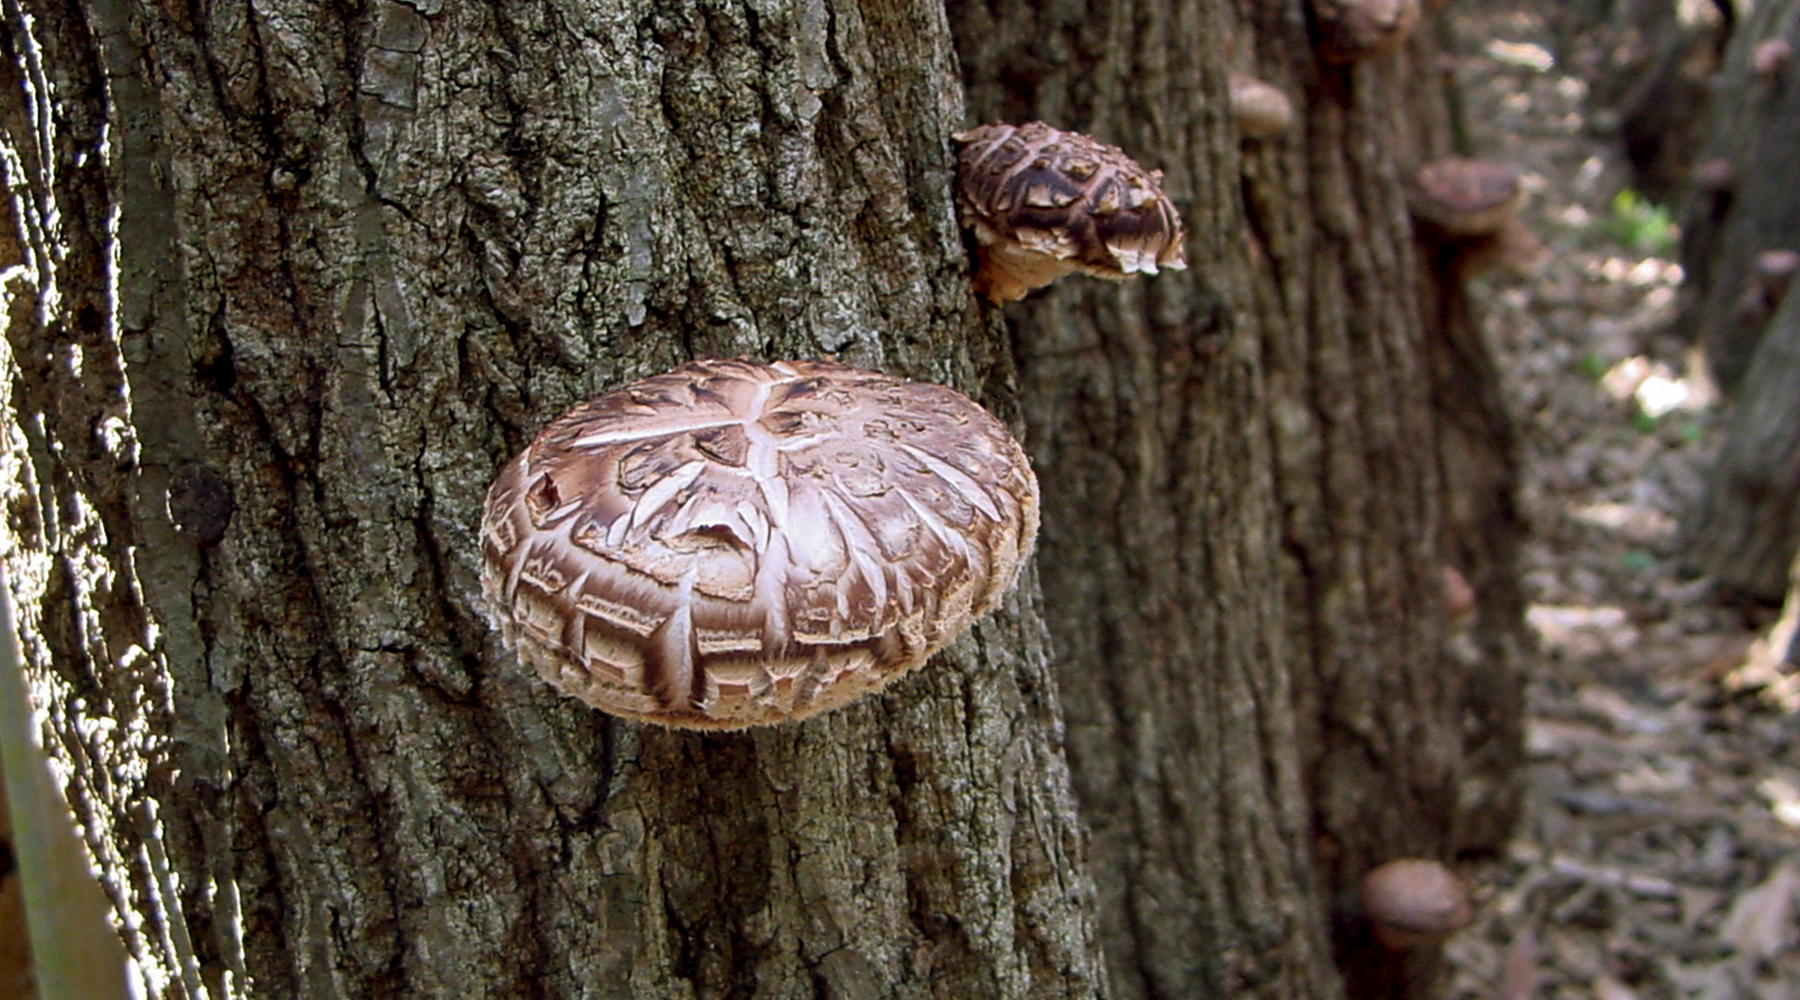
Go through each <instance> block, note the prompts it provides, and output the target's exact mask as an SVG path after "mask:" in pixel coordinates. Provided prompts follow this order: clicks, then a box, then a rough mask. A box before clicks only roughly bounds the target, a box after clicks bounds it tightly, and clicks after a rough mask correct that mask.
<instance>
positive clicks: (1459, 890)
mask: <svg viewBox="0 0 1800 1000" xmlns="http://www.w3.org/2000/svg"><path fill="white" fill-rule="evenodd" d="M1362 904H1363V913H1364V915H1365V916H1367V917H1368V918H1369V923H1370V924H1372V925H1373V926H1374V928H1375V934H1376V937H1378V938H1379V939H1380V940H1381V941H1382V943H1384V944H1386V945H1387V946H1389V947H1391V948H1410V947H1416V946H1418V945H1422V944H1433V943H1436V942H1439V941H1442V940H1444V939H1445V938H1447V937H1449V936H1450V935H1452V934H1455V933H1456V932H1457V931H1459V930H1462V929H1463V928H1464V927H1466V926H1468V924H1469V921H1470V920H1472V919H1474V916H1475V913H1474V908H1473V907H1472V906H1471V905H1470V903H1469V890H1468V889H1467V888H1465V887H1464V886H1463V883H1462V880H1461V879H1459V878H1457V877H1456V875H1455V874H1453V873H1452V872H1451V871H1450V869H1448V868H1445V867H1444V866H1443V865H1442V864H1441V863H1439V862H1436V861H1430V860H1426V859H1422V858H1400V859H1397V860H1394V861H1389V862H1387V863H1386V864H1383V865H1381V866H1380V867H1377V868H1375V869H1374V870H1372V871H1370V872H1369V873H1368V874H1367V875H1365V876H1363V881H1362Z"/></svg>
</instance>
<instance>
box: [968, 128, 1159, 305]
mask: <svg viewBox="0 0 1800 1000" xmlns="http://www.w3.org/2000/svg"><path fill="white" fill-rule="evenodd" d="M952 138H953V139H955V141H956V143H957V144H958V145H959V146H961V149H959V150H958V151H957V156H956V203H957V207H958V209H959V210H960V212H961V214H962V222H963V225H965V226H968V227H969V228H970V229H972V230H974V232H975V239H976V242H977V243H978V244H980V253H981V266H980V268H979V269H978V270H977V271H976V274H975V290H976V291H978V292H981V293H983V294H986V295H987V297H988V298H989V299H990V300H992V301H994V302H1008V301H1011V300H1014V299H1021V298H1024V297H1025V294H1026V293H1027V292H1029V291H1031V290H1032V289H1033V288H1038V287H1041V286H1043V285H1047V284H1049V283H1050V282H1052V281H1055V280H1056V279H1057V278H1060V277H1062V276H1063V275H1065V274H1069V273H1072V272H1075V271H1081V272H1083V273H1086V274H1091V275H1094V276H1096V277H1100V278H1107V279H1110V280H1112V281H1123V280H1125V279H1126V278H1128V277H1130V276H1131V275H1133V274H1155V273H1157V270H1158V269H1159V268H1165V267H1166V268H1170V269H1172V270H1181V269H1183V268H1185V267H1187V260H1186V258H1185V256H1184V250H1183V241H1184V239H1185V238H1186V236H1187V230H1185V229H1183V228H1182V225H1181V215H1180V213H1178V212H1176V211H1175V205H1174V203H1172V202H1171V201H1169V199H1168V196H1166V195H1164V194H1163V192H1162V171H1160V170H1149V171H1147V170H1145V169H1144V168H1143V167H1140V166H1138V164H1137V162H1136V161H1134V160H1132V159H1131V158H1130V157H1129V156H1126V155H1125V153H1124V152H1123V151H1121V150H1120V149H1119V148H1118V147H1116V146H1108V145H1106V144H1105V143H1101V142H1097V141H1095V140H1093V139H1090V138H1088V137H1087V136H1085V135H1081V134H1080V133H1077V132H1064V131H1062V130H1060V129H1054V128H1051V127H1050V126H1048V125H1045V124H1044V123H1043V122H1030V123H1028V124H1025V125H1017V126H1014V125H982V126H979V127H977V128H973V129H970V130H969V131H967V132H959V133H957V134H956V135H955V136H953V137H952Z"/></svg>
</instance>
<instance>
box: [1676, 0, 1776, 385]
mask: <svg viewBox="0 0 1800 1000" xmlns="http://www.w3.org/2000/svg"><path fill="white" fill-rule="evenodd" d="M1783 46H1785V52H1786V54H1785V55H1783V54H1782V53H1783V51H1784V50H1783V48H1782V47H1783ZM1796 49H1800V2H1796V0H1770V2H1768V3H1757V4H1753V5H1750V6H1749V8H1748V10H1747V12H1746V14H1745V15H1744V17H1743V18H1742V20H1740V21H1739V22H1738V24H1737V25H1736V26H1735V28H1734V29H1733V31H1732V34H1731V40H1730V43H1729V44H1728V45H1727V46H1726V48H1725V56H1724V62H1723V65H1722V66H1721V67H1720V69H1719V73H1718V75H1717V76H1716V77H1715V78H1714V80H1713V81H1712V90H1713V92H1714V94H1715V97H1714V99H1713V101H1712V105H1711V109H1710V112H1709V116H1708V118H1707V131H1706V138H1705V142H1704V144H1703V145H1702V147H1701V150H1700V152H1699V154H1698V161H1699V165H1698V166H1697V167H1696V168H1695V174H1694V177H1693V182H1692V185H1691V190H1690V191H1689V192H1688V197H1687V202H1686V204H1685V206H1684V209H1683V212H1682V216H1681V236H1682V239H1681V266H1682V271H1683V272H1684V274H1685V280H1684V282H1683V289H1682V298H1683V306H1682V312H1681V316H1680V318H1679V319H1678V320H1677V322H1676V329H1678V330H1681V331H1682V332H1683V334H1684V335H1686V336H1689V337H1692V338H1693V339H1694V341H1695V342H1696V343H1698V344H1699V345H1700V346H1701V347H1702V348H1704V349H1705V351H1706V358H1707V361H1708V362H1710V363H1711V365H1712V370H1713V374H1714V376H1715V377H1716V378H1717V379H1718V380H1719V383H1720V385H1721V386H1722V387H1724V388H1725V389H1726V391H1727V392H1730V393H1735V392H1736V391H1737V389H1738V386H1739V383H1741V382H1742V381H1743V380H1744V378H1745V377H1746V373H1747V372H1748V371H1749V364H1750V358H1751V356H1752V355H1753V354H1754V353H1755V352H1756V344H1757V341H1758V340H1759V339H1760V338H1761V336H1762V333H1763V331H1764V330H1765V329H1766V328H1767V326H1768V323H1769V320H1770V318H1771V317H1772V316H1773V315H1774V312H1775V308H1776V307H1777V306H1778V305H1779V297H1780V293H1779V289H1778V288H1777V287H1772V286H1771V284H1770V282H1769V280H1768V279H1766V278H1762V277H1759V276H1758V274H1757V270H1758V258H1759V256H1761V255H1763V254H1765V253H1767V252H1768V251H1775V250H1787V251H1800V190H1796V188H1795V185H1794V184H1793V182H1792V177H1791V172H1792V169H1793V162H1794V155H1795V154H1794V151H1795V150H1796V149H1800V53H1796V52H1795V50H1796ZM1790 273H1791V272H1790Z"/></svg>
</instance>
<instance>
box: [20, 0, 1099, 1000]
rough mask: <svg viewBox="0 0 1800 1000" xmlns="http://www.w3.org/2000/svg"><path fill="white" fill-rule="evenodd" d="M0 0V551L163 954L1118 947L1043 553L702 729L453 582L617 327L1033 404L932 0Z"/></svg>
mask: <svg viewBox="0 0 1800 1000" xmlns="http://www.w3.org/2000/svg"><path fill="white" fill-rule="evenodd" d="M6 12H7V18H6V22H7V25H6V27H7V31H6V35H5V39H4V44H5V45H6V47H7V51H6V56H7V58H6V59H5V60H4V67H5V69H4V72H5V73H6V74H7V75H8V78H7V79H6V80H5V90H6V94H7V98H6V103H5V107H6V109H7V118H6V123H5V124H6V129H5V134H6V139H7V147H8V150H9V157H8V159H7V161H6V168H7V180H8V182H9V184H10V185H11V190H12V191H13V192H14V194H15V200H14V202H13V206H12V207H13V211H14V212H15V213H16V217H15V219H14V220H13V221H14V222H15V223H16V224H17V228H18V231H20V232H21V233H22V234H23V240H22V244H21V245H18V246H14V247H11V248H10V251H9V252H10V254H11V256H10V259H8V260H7V262H6V263H7V264H8V265H9V266H12V267H13V270H12V271H10V272H9V280H10V281H11V285H10V291H11V297H10V299H9V301H10V302H11V305H12V311H11V314H10V325H9V329H8V337H7V342H8V344H9V347H10V352H11V357H10V359H9V361H8V366H9V369H10V374H11V378H10V379H9V380H8V387H9V398H8V407H9V414H10V416H11V419H9V420H8V422H7V427H8V437H9V447H8V450H7V455H8V460H7V461H8V466H7V469H6V473H7V474H6V477H5V481H6V483H7V487H8V500H9V505H8V511H9V527H10V531H11V536H12V537H11V542H10V544H9V545H8V551H7V560H8V563H9V565H10V566H11V567H12V568H13V570H14V577H13V579H14V583H15V587H16V596H17V598H18V604H19V607H20V609H21V619H22V620H23V624H24V626H25V631H26V633H27V634H28V635H29V636H30V639H29V641H28V644H27V653H28V659H29V661H30V668H29V672H30V680H31V682H32V685H33V687H34V689H35V700H36V701H37V703H38V704H39V705H40V706H41V707H42V709H43V710H44V711H45V713H46V723H47V726H46V735H47V737H48V738H49V740H50V742H51V744H52V749H53V752H54V755H55V757H56V758H57V759H58V760H59V761H60V763H61V766H62V767H63V769H64V776H65V778H66V780H67V782H68V791H69V795H70V798H71V800H72V802H73V803H74V805H75V807H76V809H77V811H78V813H79V815H80V817H81V819H82V822H83V824H84V825H85V827H86V830H87V834H88V838H89V843H90V846H91V847H92V848H93V850H94V852H95V854H96V857H97V859H98V860H99V863H100V865H101V867H102V868H103V869H104V871H105V874H106V876H107V880H108V881H109V883H110V885H111V888H112V892H113V894H114V901H115V903H116V905H117V906H118V909H119V911H120V912H121V913H122V914H132V915H134V916H133V918H132V919H131V920H129V921H128V922H127V924H126V931H125V932H126V935H127V937H128V939H129V941H128V943H129V947H130V949H131V951H132V953H133V955H134V957H135V958H136V960H137V961H138V962H139V963H140V964H141V966H142V967H143V968H144V970H145V973H146V975H147V977H148V978H149V980H150V986H151V990H152V993H153V995H155V996H161V997H200V996H213V997H220V996H251V995H254V996H261V997H305V998H308V1000H317V998H325V997H438V996H442V997H451V996H454V997H464V996H486V997H548V996H569V997H573V996H592V997H624V996H635V997H671V998H673V997H752V996H754V997H770V998H792V997H801V996H820V997H877V996H882V997H930V996H936V997H944V998H967V997H1025V996H1032V997H1071V998H1072V997H1082V998H1086V997H1092V996H1095V995H1097V994H1098V993H1100V992H1101V987H1100V985H1099V971H1098V969H1099V967H1098V953H1097V951H1096V949H1095V946H1094V934H1093V932H1092V929H1091V919H1090V916H1089V910H1090V897H1091V895H1092V888H1091V886H1090V884H1089V882H1088V881H1087V879H1086V876H1085V874H1084V872H1083V870H1082V867H1081V863H1080V857H1081V854H1082V852H1083V850H1084V846H1083V834H1082V831H1081V828H1080V826H1079V824H1078V822H1077V818H1076V815H1075V811H1074V807H1073V802H1072V800H1071V798H1070V795H1069V793H1068V784H1067V778H1066V774H1065V770H1064V764H1063V760H1062V757H1061V751H1060V749H1059V746H1058V744H1059V736H1058V729H1059V726H1060V720H1059V718H1058V714H1057V707H1056V706H1057V699H1056V693H1055V686H1054V683H1053V681H1052V679H1051V677H1050V676H1049V674H1048V666H1047V656H1046V647H1045V643H1044V640H1043V623H1042V617H1041V613H1040V611H1039V610H1038V606H1037V601H1036V598H1035V589H1034V588H1033V587H1032V586H1029V585H1028V586H1027V587H1025V588H1024V589H1023V590H1022V591H1021V594H1020V596H1019V597H1018V598H1017V599H1015V600H1012V601H1009V602H1008V604H1007V606H1006V608H1005V610H1004V611H1003V612H1002V613H1000V614H998V615H996V616H994V617H993V618H991V619H990V620H989V621H988V622H987V623H985V624H983V625H982V626H980V627H979V628H978V629H977V630H976V632H975V633H974V634H973V636H972V637H970V638H966V639H964V640H961V641H959V642H957V643H956V644H955V645H954V646H953V647H952V648H951V649H950V650H949V651H948V652H947V653H946V654H945V655H944V656H942V657H940V658H938V659H937V660H936V661H935V662H934V663H933V665H932V666H931V667H930V668H928V669H925V670H923V671H920V672H919V673H918V674H917V675H916V676H915V677H913V678H911V679H909V680H907V681H906V682H905V683H902V684H899V685H897V686H896V687H895V689H894V690H893V691H892V692H891V693H890V694H888V695H887V696H884V697H882V698H880V699H877V700H871V701H869V702H866V703H864V704H860V705H858V706H855V707H853V708H850V709H847V710H844V711H840V712H837V713H833V714H831V715H829V716H827V717H824V718H821V719H819V720H817V721H814V722H809V723H807V724H805V725H800V726H794V727H791V728H781V729H766V730H758V731H753V732H748V733H742V734H735V735H696V734H692V733H685V732H675V731H668V730H662V729H657V728H649V727H642V726H637V725H630V724H623V723H619V722H615V721H613V720H611V719H610V718H608V717H607V716H604V715H601V714H599V713H596V712H594V711H591V710H590V709H588V708H586V707H584V706H582V705H580V704H579V703H576V702H573V701H570V700H564V699H561V698H559V697H558V696H557V695H555V694H554V693H553V692H552V691H551V690H550V689H549V688H547V687H546V686H544V685H543V684H541V683H540V682H539V681H537V680H536V679H535V678H534V677H532V676H530V675H529V673H528V672H527V671H525V670H523V669H521V668H520V667H519V666H518V665H517V664H515V663H514V662H513V660H512V657H511V656H510V655H509V654H506V653H504V652H503V651H502V649H501V648H500V646H499V643H498V640H497V638H496V637H495V636H494V635H493V634H492V633H490V632H489V630H488V629H487V627H486V625H485V623H484V621H483V618H482V614H481V610H480V605H479V597H478V595H479V588H478V584H477V565H478V558H479V555H478V547H477V544H476V530H477V525H478V522H479V515H480V508H481V503H482V500H483V494H484V492H485V489H486V486H487V483H488V481H489V479H490V478H491V477H492V476H493V474H494V472H495V471H496V470H497V469H498V467H499V466H500V464H501V463H502V462H503V461H504V460H505V459H506V458H508V457H510V456H511V455H512V454H513V453H514V452H516V451H517V450H518V449H519V448H521V447H523V446H524V444H525V443H526V442H527V441H528V440H529V438H530V436H531V435H532V434H534V433H535V432H536V430H537V429H538V427H539V426H541V425H542V424H543V423H545V422H547V421H548V420H549V419H550V418H552V417H554V416H555V415H557V414H558V413H560V412H561V411H562V410H563V409H565V408H566V407H567V406H569V405H570V404H572V403H574V402H576V401H578V400H580V399H582V398H584V397H586V396H588V395H590V394H592V393H594V392H595V391H597V390H599V389H602V388H607V387H611V386H613V385H616V384H618V383H619V382H621V381H623V380H624V379H626V378H627V377H629V376H634V375H639V374H646V373H649V372H651V371H654V370H658V369H661V368H664V367H667V366H668V365H670V364H671V363H673V362H675V361H677V360H681V359H685V358H687V357H688V356H690V355H698V354H725V355H732V354H751V355H759V356H768V357H778V356H793V355H813V354H818V353H821V352H835V353H837V354H839V355H840V356H842V357H844V358H845V359H846V360H848V361H850V362H853V363H859V364H864V365H869V366H876V365H878V366H880V367H882V368H885V369H887V370H890V371H895V372H899V373H904V374H912V375H918V376H924V377H930V378H933V379H936V380H939V381H950V382H954V383H956V384H958V385H960V386H962V387H964V388H966V389H968V390H970V391H971V392H973V393H974V394H976V395H978V396H980V397H981V398H984V399H985V400H987V401H988V402H989V403H990V404H992V405H994V406H996V407H997V408H998V409H999V410H1000V411H1001V412H1002V413H1003V414H1006V413H1016V404H1015V401H1014V399H1015V397H1014V393H1015V389H1014V382H1013V380H1014V376H1013V373H1012V371H1011V367H1010V365H1011V362H1010V358H1009V356H1008V354H1007V351H1006V349H1005V346H1004V341H1003V340H1001V339H1000V333H1001V331H1000V329H999V327H998V325H997V324H995V323H994V322H993V321H992V319H991V318H989V317H987V316H986V315H985V314H984V313H983V311H982V310H981V309H980V308H978V307H977V305H976V303H975V301H974V299H973V298H972V297H971V295H970V293H969V290H968V277H967V273H966V269H965V266H964V264H963V259H964V258H963V252H962V248H961V245H960V241H959V235H958V229H957V225H956V220H955V217H954V212H953V208H952V202H951V185H950V181H951V177H952V171H951V159H950V146H949V136H950V134H951V133H952V132H954V131H955V130H956V129H957V128H958V127H959V126H960V125H961V124H962V118H961V112H962V107H961V101H960V96H959V94H960V91H959V87H958V84H957V81H956V79H955V78H954V75H953V73H954V70H953V66H954V61H953V57H952V54H951V52H950V51H949V48H948V38H949V36H948V33H947V31H946V28H945V25H944V22H943V16H942V12H941V10H939V9H937V8H934V7H933V6H932V5H930V4H928V3H921V4H917V5H908V4H904V3H903V4H900V5H894V4H872V5H868V6H867V7H864V6H858V5H857V4H854V3H843V4H837V5H834V6H833V7H831V8H830V9H826V8H824V7H821V6H817V5H814V6H807V5H802V4H777V5H752V6H744V5H740V4H736V3H729V2H720V3H704V4H699V5H693V4H675V3H668V4H661V5H649V4H642V3H630V4H628V3H623V2H619V3H582V4H562V3H555V2H542V3H505V4H443V3H436V2H423V0H421V2H413V3H399V2H385V0H379V2H371V3H367V4H360V5H348V6H346V5H333V6H324V5H316V4H305V3H291V2H268V3H257V4H248V5H211V6H208V5H201V6H185V7H180V8H179V9H177V8H172V7H168V6H165V5H158V4H135V3H126V2H122V0H92V2H89V3H85V4H82V5H79V7H76V6H75V5H62V4H50V3H34V4H23V5H15V4H9V5H8V7H7V9H6ZM8 231H12V228H11V227H9V230H8Z"/></svg>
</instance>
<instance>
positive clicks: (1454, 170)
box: [1413, 156, 1524, 237]
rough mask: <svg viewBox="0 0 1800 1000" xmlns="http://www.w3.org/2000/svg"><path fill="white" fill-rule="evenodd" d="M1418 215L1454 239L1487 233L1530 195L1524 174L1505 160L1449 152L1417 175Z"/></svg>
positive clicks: (1509, 215) (1495, 228) (1415, 206)
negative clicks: (1451, 154) (1479, 158)
mask: <svg viewBox="0 0 1800 1000" xmlns="http://www.w3.org/2000/svg"><path fill="white" fill-rule="evenodd" d="M1413 194H1414V198H1413V213H1414V214H1415V215H1417V216H1418V217H1419V219H1420V220H1421V221H1423V222H1425V223H1426V224H1428V225H1430V226H1432V227H1434V228H1436V229H1437V230H1438V231H1439V232H1441V233H1444V234H1445V235H1448V236H1453V237H1469V236H1485V235H1487V234H1488V233H1492V232H1495V231H1496V230H1498V229H1499V228H1500V226H1501V225H1502V224H1503V223H1505V222H1506V220H1507V219H1510V218H1512V217H1513V213H1514V212H1515V211H1516V210H1517V209H1518V207H1519V202H1520V201H1521V200H1522V199H1523V197H1524V188H1523V186H1522V185H1521V184H1520V183H1519V172H1518V171H1516V170H1514V169H1513V168H1511V167H1509V166H1506V165H1505V164H1501V163H1490V162H1488V161H1486V160H1471V159H1466V158H1464V157H1461V156H1446V157H1444V158H1442V159H1438V160H1433V161H1431V162H1430V163H1427V164H1425V165H1424V166H1423V167H1420V168H1419V170H1418V173H1416V174H1414V175H1413Z"/></svg>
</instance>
